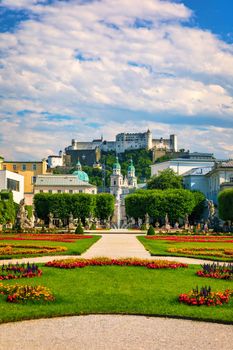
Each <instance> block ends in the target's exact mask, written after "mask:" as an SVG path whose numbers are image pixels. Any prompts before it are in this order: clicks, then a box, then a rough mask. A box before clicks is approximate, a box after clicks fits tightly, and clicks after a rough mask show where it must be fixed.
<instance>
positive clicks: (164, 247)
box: [137, 236, 233, 262]
mask: <svg viewBox="0 0 233 350" xmlns="http://www.w3.org/2000/svg"><path fill="white" fill-rule="evenodd" d="M137 238H138V240H139V241H140V242H141V243H142V244H143V245H144V247H145V248H146V249H147V250H148V251H149V252H150V254H151V255H152V256H156V255H157V256H184V257H189V258H196V259H207V260H215V261H228V262H231V261H233V260H232V258H231V257H229V258H227V257H226V258H221V257H216V256H210V255H208V254H205V255H204V254H202V255H192V254H182V253H174V252H169V251H168V249H170V248H189V249H190V250H192V248H205V247H207V248H225V249H230V250H233V243H224V242H219V243H218V242H217V243H215V242H207V243H205V242H197V243H196V242H173V241H166V240H150V239H147V238H146V237H143V236H138V237H137Z"/></svg>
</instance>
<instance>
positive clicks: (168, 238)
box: [145, 236, 233, 243]
mask: <svg viewBox="0 0 233 350" xmlns="http://www.w3.org/2000/svg"><path fill="white" fill-rule="evenodd" d="M145 238H146V239H149V240H152V241H155V240H162V241H173V242H195V243H198V242H200V243H205V242H207V243H208V242H217V243H218V242H222V243H233V239H231V237H229V236H217V237H216V236H146V237H145Z"/></svg>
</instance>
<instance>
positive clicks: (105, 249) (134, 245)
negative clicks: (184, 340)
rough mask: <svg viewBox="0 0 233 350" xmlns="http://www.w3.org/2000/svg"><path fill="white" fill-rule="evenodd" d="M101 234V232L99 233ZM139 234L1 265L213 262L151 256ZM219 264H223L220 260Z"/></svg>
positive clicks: (113, 236)
mask: <svg viewBox="0 0 233 350" xmlns="http://www.w3.org/2000/svg"><path fill="white" fill-rule="evenodd" d="M99 234H100V233H99ZM137 236H138V233H137V234H132V233H130V234H128V233H125V234H124V233H121V234H118V233H108V234H103V235H102V238H101V239H100V240H99V241H97V242H96V243H95V244H93V245H92V246H91V247H90V249H88V250H87V251H86V252H85V253H83V254H82V255H81V256H78V255H57V256H40V257H36V258H22V259H11V260H0V265H3V264H8V263H9V262H11V263H12V264H15V263H16V262H19V263H23V262H24V263H27V262H30V263H33V262H34V263H46V262H48V261H51V260H54V259H56V260H62V259H66V258H69V259H70V258H78V257H81V258H86V259H89V258H95V257H103V256H104V257H109V258H127V257H135V258H140V259H157V260H169V261H179V262H182V263H186V264H194V265H200V264H204V263H208V262H209V263H211V262H212V261H208V260H202V259H194V258H185V257H174V256H171V257H170V256H151V255H150V253H149V252H148V251H147V250H146V249H145V248H144V246H143V245H142V244H141V243H140V242H139V241H138V239H137V238H136V237H137ZM219 264H223V263H221V262H219Z"/></svg>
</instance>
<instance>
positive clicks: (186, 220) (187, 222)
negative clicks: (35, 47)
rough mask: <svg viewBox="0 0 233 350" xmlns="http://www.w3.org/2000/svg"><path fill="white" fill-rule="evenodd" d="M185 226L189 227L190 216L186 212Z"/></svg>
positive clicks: (186, 228)
mask: <svg viewBox="0 0 233 350" xmlns="http://www.w3.org/2000/svg"><path fill="white" fill-rule="evenodd" d="M184 228H185V230H188V229H189V216H188V214H185V218H184Z"/></svg>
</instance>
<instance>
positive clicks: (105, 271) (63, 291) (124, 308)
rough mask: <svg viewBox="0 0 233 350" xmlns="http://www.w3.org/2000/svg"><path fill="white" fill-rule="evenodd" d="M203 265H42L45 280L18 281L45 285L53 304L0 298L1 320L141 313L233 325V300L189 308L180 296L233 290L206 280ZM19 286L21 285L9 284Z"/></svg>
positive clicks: (226, 283) (229, 283)
mask: <svg viewBox="0 0 233 350" xmlns="http://www.w3.org/2000/svg"><path fill="white" fill-rule="evenodd" d="M198 269H199V267H198V266H190V267H189V268H188V269H178V270H165V269H163V270H151V269H147V268H145V267H119V266H102V267H99V266H98V267H95V266H89V267H85V268H81V269H78V268H77V269H70V270H69V269H68V270H64V269H57V268H51V267H42V270H43V275H42V277H37V278H32V279H20V280H18V281H17V283H20V284H30V285H38V284H40V285H44V286H47V287H49V288H50V289H51V291H52V292H53V293H54V295H55V298H56V301H55V302H54V303H51V304H42V305H38V304H37V305H35V304H25V305H18V304H10V303H7V302H5V300H4V299H5V298H6V297H5V296H0V322H8V321H16V320H22V319H33V318H42V317H55V316H64V315H80V314H98V313H103V314H140V315H154V316H168V317H181V318H190V319H198V320H205V321H215V322H222V323H233V298H232V300H231V301H230V303H229V304H225V305H223V306H215V307H208V306H199V307H195V306H188V305H185V304H180V303H179V302H178V300H177V298H178V296H179V294H180V293H185V292H188V291H190V290H191V289H192V288H194V287H196V285H198V286H199V287H201V286H204V285H207V286H209V285H210V286H211V287H212V290H213V291H217V290H222V291H223V290H225V289H227V288H230V289H232V288H233V282H232V281H223V280H215V279H207V278H201V277H198V276H196V275H195V271H197V270H198ZM3 283H4V284H7V283H10V284H14V283H16V281H13V280H11V281H9V282H8V281H4V282H3Z"/></svg>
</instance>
